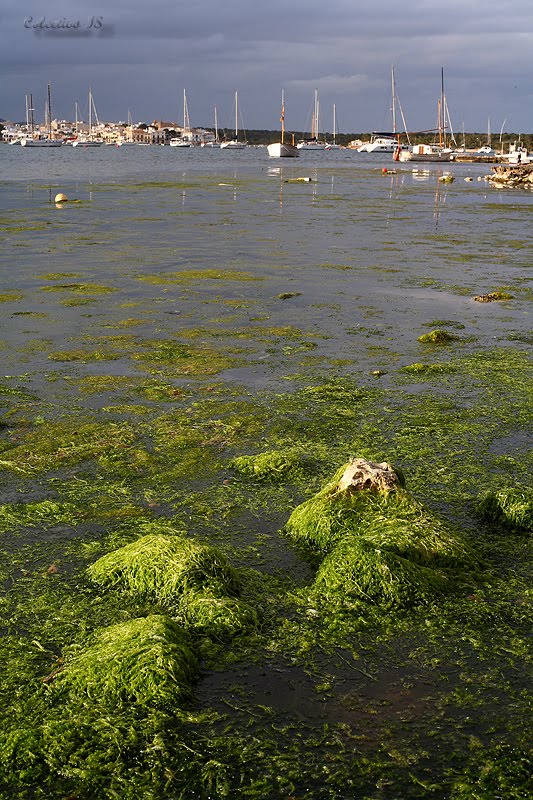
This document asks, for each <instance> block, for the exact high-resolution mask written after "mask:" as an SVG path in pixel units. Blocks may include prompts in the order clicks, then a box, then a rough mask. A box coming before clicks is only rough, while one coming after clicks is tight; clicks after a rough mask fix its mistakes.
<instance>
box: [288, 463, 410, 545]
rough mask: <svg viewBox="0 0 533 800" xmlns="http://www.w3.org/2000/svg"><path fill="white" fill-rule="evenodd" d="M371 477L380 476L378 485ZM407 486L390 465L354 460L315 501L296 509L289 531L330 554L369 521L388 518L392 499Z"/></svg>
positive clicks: (328, 484)
mask: <svg viewBox="0 0 533 800" xmlns="http://www.w3.org/2000/svg"><path fill="white" fill-rule="evenodd" d="M376 467H377V469H376ZM371 475H374V476H376V482H375V484H374V485H372V480H371V478H370V476H371ZM377 476H379V478H378V477H377ZM403 482H404V479H403V475H402V473H401V471H400V470H395V469H394V468H393V467H392V466H391V465H390V464H387V463H386V462H382V463H381V464H379V465H376V464H375V462H371V461H366V460H365V459H352V460H350V461H349V462H348V463H347V464H345V465H344V466H342V467H341V468H340V469H339V470H337V472H336V473H335V475H334V476H333V478H332V479H331V481H330V482H329V483H327V484H326V486H324V488H323V489H321V490H320V491H319V492H318V493H317V494H315V495H314V497H311V498H310V499H309V500H306V501H305V502H304V503H302V504H301V505H299V506H298V507H297V508H295V509H294V511H293V512H292V514H291V516H290V517H289V519H288V520H287V523H286V525H285V531H286V533H287V534H288V535H289V536H291V537H292V538H293V539H295V540H297V541H299V542H300V543H302V544H305V545H307V546H308V547H310V548H311V549H312V550H314V551H318V552H319V553H327V552H329V550H331V548H332V547H333V546H334V545H335V544H336V542H338V541H339V540H340V539H342V538H343V536H346V535H349V534H352V533H354V532H362V530H363V529H364V526H365V524H366V522H367V520H368V519H372V518H373V517H375V516H379V515H383V514H386V513H387V512H386V509H387V506H388V504H389V498H390V496H391V495H392V494H393V493H394V491H396V487H400V486H402V484H403ZM378 483H379V485H380V486H381V489H380V488H378ZM365 484H366V485H365ZM363 486H365V488H364V490H363ZM356 487H359V488H356Z"/></svg>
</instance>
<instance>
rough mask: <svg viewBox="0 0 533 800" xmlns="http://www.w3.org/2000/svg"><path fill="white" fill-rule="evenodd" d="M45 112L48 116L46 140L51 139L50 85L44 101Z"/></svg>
mask: <svg viewBox="0 0 533 800" xmlns="http://www.w3.org/2000/svg"><path fill="white" fill-rule="evenodd" d="M46 112H47V116H48V138H49V139H51V138H52V94H51V89H50V84H48V93H47V99H46Z"/></svg>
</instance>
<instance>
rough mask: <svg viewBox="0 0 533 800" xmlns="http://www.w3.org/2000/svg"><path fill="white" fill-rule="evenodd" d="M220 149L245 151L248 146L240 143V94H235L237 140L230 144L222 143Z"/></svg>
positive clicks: (231, 141) (232, 140)
mask: <svg viewBox="0 0 533 800" xmlns="http://www.w3.org/2000/svg"><path fill="white" fill-rule="evenodd" d="M220 147H221V148H223V149H225V150H243V149H244V148H245V147H246V145H245V144H244V142H240V141H239V93H238V92H235V138H234V139H231V140H230V141H228V142H221V144H220Z"/></svg>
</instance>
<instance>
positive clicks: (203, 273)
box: [137, 269, 264, 286]
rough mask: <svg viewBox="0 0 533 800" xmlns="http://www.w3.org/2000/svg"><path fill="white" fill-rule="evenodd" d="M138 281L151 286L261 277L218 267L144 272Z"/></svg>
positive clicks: (246, 279) (259, 279)
mask: <svg viewBox="0 0 533 800" xmlns="http://www.w3.org/2000/svg"><path fill="white" fill-rule="evenodd" d="M137 280H138V281H142V282H143V283H148V284H150V285H152V286H158V285H163V286H169V285H170V286H172V285H178V286H179V285H183V284H188V283H195V282H196V281H203V280H205V281H261V280H264V279H263V278H262V277H259V276H257V275H252V274H251V273H249V272H239V271H237V270H218V269H190V270H183V271H176V272H167V273H165V274H161V273H158V274H157V275H151V274H144V275H138V276H137Z"/></svg>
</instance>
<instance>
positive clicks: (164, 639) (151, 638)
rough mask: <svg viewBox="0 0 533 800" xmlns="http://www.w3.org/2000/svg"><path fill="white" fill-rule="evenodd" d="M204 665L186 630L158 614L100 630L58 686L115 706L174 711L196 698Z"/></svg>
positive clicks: (70, 663)
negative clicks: (195, 686) (193, 695)
mask: <svg viewBox="0 0 533 800" xmlns="http://www.w3.org/2000/svg"><path fill="white" fill-rule="evenodd" d="M197 672H198V663H197V660H196V657H195V655H194V654H193V652H192V651H191V649H190V648H189V646H188V644H187V639H186V636H185V633H184V632H183V630H182V629H181V628H180V626H179V625H178V624H177V623H176V622H173V621H172V620H171V619H169V618H168V617H165V616H159V615H152V616H149V617H145V618H143V619H135V620H131V621H129V622H123V623H120V624H119V625H112V626H111V627H109V628H104V629H103V630H101V631H99V632H98V633H97V634H96V636H95V640H94V643H93V644H92V645H91V646H90V647H89V648H88V649H87V650H85V651H83V652H81V653H78V654H77V655H75V656H74V657H73V658H72V659H71V660H70V661H69V660H68V657H67V659H66V666H65V668H64V670H63V671H62V672H60V673H59V675H58V676H57V678H56V679H55V682H54V685H56V686H57V687H59V688H65V689H68V690H69V691H70V692H71V693H73V694H75V695H77V696H80V695H86V696H87V698H88V699H90V700H95V701H98V702H104V703H109V704H112V705H121V704H130V703H135V704H137V705H140V706H146V707H152V706H154V707H159V708H162V707H172V706H175V705H176V704H179V703H181V702H182V701H183V700H186V699H187V698H188V697H189V696H190V694H191V684H192V682H193V681H194V679H195V678H196V676H197Z"/></svg>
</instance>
